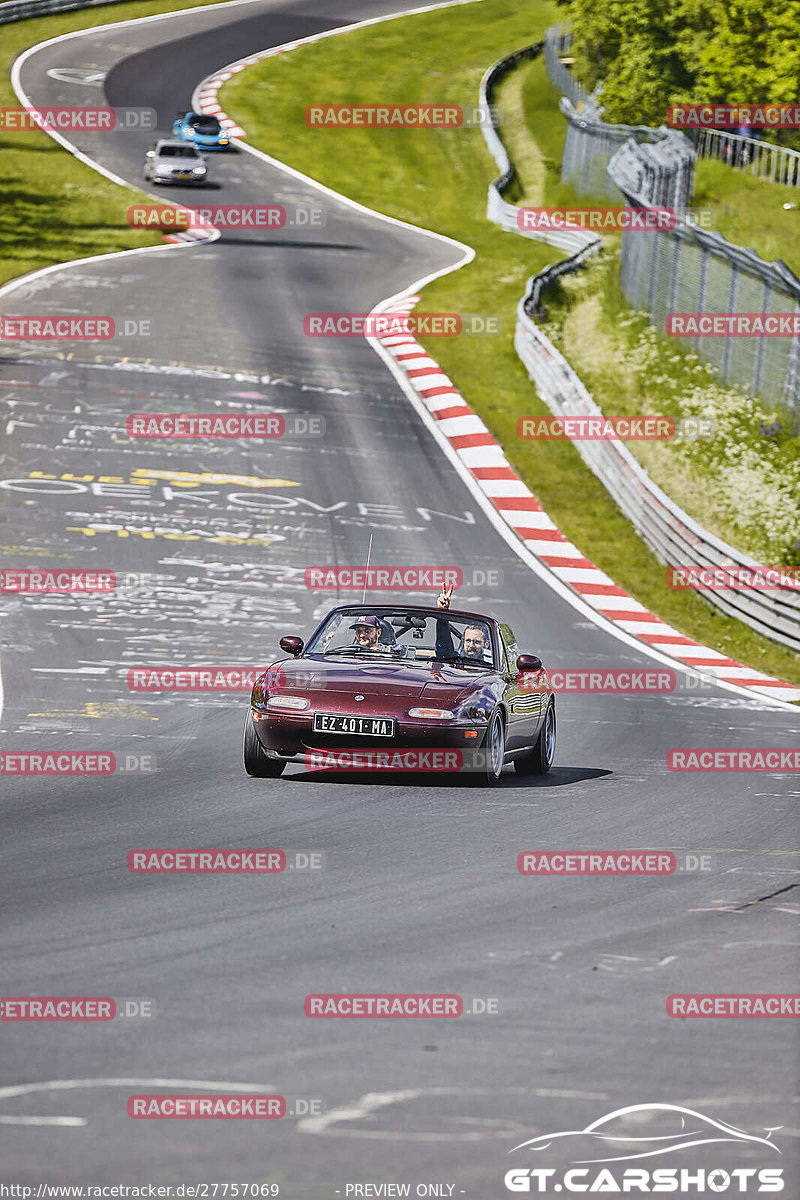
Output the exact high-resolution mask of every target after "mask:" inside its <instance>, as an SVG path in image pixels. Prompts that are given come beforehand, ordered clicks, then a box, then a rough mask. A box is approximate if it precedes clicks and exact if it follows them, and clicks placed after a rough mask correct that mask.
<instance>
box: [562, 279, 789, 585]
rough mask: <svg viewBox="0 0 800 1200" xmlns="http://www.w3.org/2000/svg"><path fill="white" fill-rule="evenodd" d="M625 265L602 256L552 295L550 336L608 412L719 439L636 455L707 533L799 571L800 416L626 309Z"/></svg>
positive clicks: (687, 440) (644, 446)
mask: <svg viewBox="0 0 800 1200" xmlns="http://www.w3.org/2000/svg"><path fill="white" fill-rule="evenodd" d="M617 265H618V264H617V261H616V255H603V257H602V258H601V259H599V260H597V261H596V262H595V263H593V264H592V265H591V266H590V267H589V268H588V269H585V270H583V271H580V272H576V273H575V274H573V275H567V276H562V277H561V279H560V280H559V287H558V288H557V289H553V290H552V291H551V292H550V293H549V294H546V295H545V296H544V297H543V300H544V303H545V306H546V314H545V318H544V322H543V324H542V328H543V331H544V332H545V333H546V334H547V336H548V337H549V338H550V339H551V341H552V342H553V343H554V344H555V345H556V346H558V348H559V349H560V350H561V352H562V353H563V354H564V355H565V357H566V358H567V359H568V360H569V362H570V364H571V365H572V366H573V367H574V369H575V370H576V371H577V372H578V374H579V375H580V376H581V378H582V379H583V382H584V383H585V384H586V386H587V387H588V388H589V390H590V392H592V394H593V396H594V399H595V402H596V403H597V404H598V405H599V406H600V407H601V408H602V409H603V411H604V412H605V413H606V414H607V415H609V416H611V415H616V414H620V415H621V414H625V415H632V414H633V413H663V414H664V415H666V416H670V417H672V418H673V419H674V421H675V424H676V427H678V428H680V426H681V422H683V421H687V420H688V421H693V422H694V428H695V429H696V428H697V427H698V423H700V422H705V423H706V428H710V429H712V430H713V432H711V433H708V434H706V435H705V436H702V435H701V436H682V435H681V433H678V434H677V435H676V437H675V438H674V439H673V440H671V441H669V442H628V443H627V444H628V448H629V449H630V450H631V451H632V453H633V454H635V455H636V457H637V458H638V459H639V460H640V462H641V463H642V465H643V466H644V467H645V468H646V469H647V471H648V472H649V474H650V476H651V478H652V479H653V480H654V481H655V482H656V483H657V484H658V485H659V486H660V487H662V488H663V489H664V491H665V492H667V494H668V495H670V496H671V497H672V498H673V499H674V500H675V501H676V503H677V504H679V505H680V506H681V507H682V508H684V509H685V510H686V511H687V512H688V513H690V514H691V515H692V516H694V517H695V518H696V519H697V520H698V521H700V523H701V524H703V525H704V526H705V527H706V528H707V529H709V530H710V531H712V532H714V533H716V534H717V535H718V536H720V537H722V538H724V539H725V540H726V541H728V542H730V543H731V544H732V545H734V546H736V547H738V548H739V549H741V550H743V551H745V552H748V553H750V554H752V555H753V556H754V557H756V558H758V559H759V560H760V561H762V562H765V563H785V564H788V563H794V564H798V563H800V412H797V413H794V414H789V413H786V412H783V413H780V412H776V411H774V410H772V409H771V408H769V406H768V405H767V404H766V403H765V402H764V401H762V400H758V399H755V398H754V397H752V396H748V395H746V394H744V393H743V392H741V391H739V390H737V389H736V388H734V387H731V386H729V385H727V384H724V383H722V382H721V380H720V379H719V377H718V375H717V373H716V372H715V370H714V368H713V367H711V366H709V365H707V364H705V363H703V362H701V360H700V359H699V358H698V356H697V355H696V354H692V353H689V352H687V351H685V350H684V349H682V348H680V347H677V346H676V345H675V343H674V341H672V340H670V339H668V338H667V337H666V336H664V335H663V334H660V333H659V332H657V331H656V329H655V328H653V326H652V325H650V323H649V319H648V317H647V316H646V314H641V313H636V312H633V311H632V310H631V309H630V308H629V307H628V306H627V304H626V303H625V301H624V298H623V297H622V295H621V293H620V291H619V287H618V284H617ZM590 310H591V311H590ZM699 427H700V428H701V429H702V428H703V425H702V424H700V426H699ZM690 428H691V425H690Z"/></svg>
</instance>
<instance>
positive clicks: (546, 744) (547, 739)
mask: <svg viewBox="0 0 800 1200" xmlns="http://www.w3.org/2000/svg"><path fill="white" fill-rule="evenodd" d="M555 757H556V702H555V700H554V699H553V697H552V696H551V697H550V703H549V704H548V706H547V714H546V716H545V719H544V725H543V726H542V731H541V733H540V734H539V737H538V739H537V742H536V745H535V746H534V747H533V749H532V750H531V751H530V752H529V753H528V754H525V755H524V756H523V757H522V758H517V759H515V760H514V770H515V771H516V772H517V774H518V775H546V774H547V772H548V771H549V770H550V768H551V767H552V765H553V763H554V762H555Z"/></svg>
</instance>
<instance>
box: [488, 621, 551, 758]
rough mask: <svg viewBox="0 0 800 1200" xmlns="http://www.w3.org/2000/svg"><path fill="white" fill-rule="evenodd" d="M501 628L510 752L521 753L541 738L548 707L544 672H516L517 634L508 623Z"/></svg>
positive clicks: (518, 651)
mask: <svg viewBox="0 0 800 1200" xmlns="http://www.w3.org/2000/svg"><path fill="white" fill-rule="evenodd" d="M499 628H500V641H501V645H502V647H503V653H504V655H505V660H506V670H505V672H504V679H505V681H506V692H505V703H506V710H507V712H508V739H507V740H508V748H509V750H518V749H519V748H520V747H522V746H531V745H533V743H534V742H535V741H536V739H537V737H538V736H539V729H540V728H541V724H542V720H543V718H544V713H545V710H546V708H547V694H546V691H545V683H544V670H543V669H542V670H541V671H534V672H532V671H527V672H526V673H525V675H524V676H522V677H521V676H520V674H519V672H518V671H517V656H518V655H519V653H520V649H519V646H518V645H517V639H516V637H515V636H514V631H513V629H512V628H511V626H510V625H506V624H501V625H500V626H499ZM512 738H513V741H512Z"/></svg>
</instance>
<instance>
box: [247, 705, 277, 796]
mask: <svg viewBox="0 0 800 1200" xmlns="http://www.w3.org/2000/svg"><path fill="white" fill-rule="evenodd" d="M242 756H243V758H244V769H245V771H246V772H247V774H248V775H252V776H253V777H254V778H256V779H277V778H278V776H279V775H282V774H283V769H284V767H285V766H286V763H285V762H282V761H281V760H280V759H279V758H270V756H269V755H268V754H267V752H266V751H265V750H264V747H263V746H262V745H261V742H260V741H259V740H258V737H257V735H256V731H255V729H254V728H253V718H252V717H251V715H250V713H249V712H247V713H245V717H244V734H243V735H242Z"/></svg>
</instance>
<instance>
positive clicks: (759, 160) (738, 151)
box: [685, 129, 800, 187]
mask: <svg viewBox="0 0 800 1200" xmlns="http://www.w3.org/2000/svg"><path fill="white" fill-rule="evenodd" d="M685 133H686V136H687V137H688V138H689V140H690V141H691V142H692V143H693V145H694V148H695V152H696V154H697V157H698V158H716V159H719V160H720V161H721V162H724V163H727V165H728V166H729V167H737V168H739V169H740V170H742V171H747V170H749V171H750V174H751V175H755V176H756V177H757V178H758V179H764V180H768V181H769V182H770V183H781V184H785V185H787V186H788V187H800V150H790V149H789V147H788V146H776V145H775V143H774V142H764V141H762V140H761V138H751V137H744V136H742V135H741V134H738V133H726V132H725V130H724V129H695V130H688V129H687V130H685Z"/></svg>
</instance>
